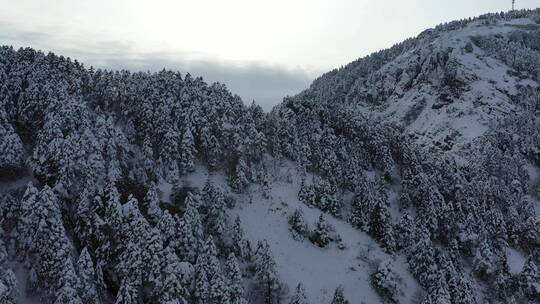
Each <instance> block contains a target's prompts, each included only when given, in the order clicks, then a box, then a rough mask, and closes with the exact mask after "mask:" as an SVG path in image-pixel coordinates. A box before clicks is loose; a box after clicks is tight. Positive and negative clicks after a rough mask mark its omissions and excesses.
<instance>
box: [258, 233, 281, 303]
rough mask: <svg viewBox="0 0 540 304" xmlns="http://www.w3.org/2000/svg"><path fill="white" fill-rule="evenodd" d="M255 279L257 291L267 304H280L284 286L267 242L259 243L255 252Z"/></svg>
mask: <svg viewBox="0 0 540 304" xmlns="http://www.w3.org/2000/svg"><path fill="white" fill-rule="evenodd" d="M254 262H255V278H256V280H257V289H258V291H259V293H260V295H261V297H262V299H261V300H262V301H263V303H265V304H278V303H280V300H281V293H282V285H281V282H280V281H279V277H278V274H277V272H276V263H275V261H274V258H273V257H272V254H271V253H270V246H269V245H268V243H267V242H259V243H258V244H257V250H256V252H255V260H254Z"/></svg>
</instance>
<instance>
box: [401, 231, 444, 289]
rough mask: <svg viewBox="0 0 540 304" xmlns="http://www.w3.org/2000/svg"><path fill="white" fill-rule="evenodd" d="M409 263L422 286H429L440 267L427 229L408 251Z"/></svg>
mask: <svg viewBox="0 0 540 304" xmlns="http://www.w3.org/2000/svg"><path fill="white" fill-rule="evenodd" d="M421 231H422V230H421ZM408 263H409V268H410V270H411V273H412V274H413V275H414V276H415V277H416V278H418V281H419V282H420V284H421V285H422V286H424V287H427V286H429V284H430V283H431V282H433V280H434V278H435V276H436V274H437V272H438V268H437V265H436V263H435V250H434V247H433V243H432V242H431V240H430V238H429V236H428V235H427V233H426V232H425V231H424V232H423V233H421V234H420V235H419V240H418V241H417V242H416V244H415V245H414V246H413V247H412V248H411V251H410V252H409V253H408Z"/></svg>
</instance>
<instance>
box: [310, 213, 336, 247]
mask: <svg viewBox="0 0 540 304" xmlns="http://www.w3.org/2000/svg"><path fill="white" fill-rule="evenodd" d="M309 240H310V241H311V242H312V243H313V244H315V245H317V246H319V247H326V246H328V244H330V242H331V241H332V238H331V237H330V226H329V225H328V222H326V219H325V218H324V216H323V215H322V214H321V215H319V219H318V220H317V223H316V224H315V229H314V230H313V231H312V232H311V235H310V236H309Z"/></svg>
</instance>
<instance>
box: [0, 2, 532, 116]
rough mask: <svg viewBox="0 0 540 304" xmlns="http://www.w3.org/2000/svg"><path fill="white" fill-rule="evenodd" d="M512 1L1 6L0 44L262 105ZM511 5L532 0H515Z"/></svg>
mask: <svg viewBox="0 0 540 304" xmlns="http://www.w3.org/2000/svg"><path fill="white" fill-rule="evenodd" d="M511 2H512V1H511V0H452V1H448V0H409V1H405V0H214V1H210V0H190V1H184V0H151V1H150V0H54V1H44V0H0V7H1V9H0V44H7V45H13V46H14V47H20V46H30V47H33V48H36V49H41V50H44V51H53V52H55V53H58V54H61V55H65V56H69V57H72V58H77V59H79V60H80V61H82V62H84V63H85V65H86V66H90V65H93V66H95V67H106V68H114V69H120V68H125V69H130V70H148V69H149V70H159V69H162V68H164V67H165V68H168V69H174V70H180V71H181V72H183V73H185V72H188V71H189V72H190V73H192V74H194V75H197V76H199V75H200V76H203V77H204V78H205V79H206V80H207V81H209V82H213V81H220V82H223V83H225V84H227V86H228V87H229V88H230V89H231V90H232V91H233V92H234V93H237V94H239V95H240V96H241V97H242V98H243V99H244V101H245V102H251V100H253V99H255V100H256V102H258V103H260V104H261V105H263V107H264V108H265V109H269V108H270V107H271V106H272V105H275V104H277V103H279V102H280V101H281V99H282V98H283V97H284V96H286V95H293V94H296V93H298V92H299V91H301V90H302V89H304V88H306V87H308V86H309V83H310V82H311V80H312V79H313V78H315V77H316V76H318V75H320V74H321V73H323V72H325V71H328V70H330V69H333V68H335V67H339V66H341V65H344V64H347V63H349V62H351V61H353V60H355V59H357V58H359V57H362V56H365V55H367V54H369V53H371V52H374V51H377V50H379V49H382V48H386V47H390V46H391V45H393V44H395V43H397V42H400V41H402V40H404V39H405V38H408V37H412V36H415V35H417V34H419V33H420V32H421V31H423V30H424V29H426V28H429V27H433V26H435V25H437V24H439V23H441V22H445V21H451V20H455V19H460V18H464V17H469V16H476V15H479V14H482V13H486V12H498V11H506V10H509V9H510V7H511ZM516 6H517V8H534V7H538V6H540V0H517V1H516Z"/></svg>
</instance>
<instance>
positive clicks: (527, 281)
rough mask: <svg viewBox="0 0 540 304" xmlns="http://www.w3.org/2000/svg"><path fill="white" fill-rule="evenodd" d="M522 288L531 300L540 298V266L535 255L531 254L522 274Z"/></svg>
mask: <svg viewBox="0 0 540 304" xmlns="http://www.w3.org/2000/svg"><path fill="white" fill-rule="evenodd" d="M520 283H521V288H522V289H523V291H524V292H525V294H526V295H527V296H528V297H529V299H531V300H535V299H536V300H538V299H539V298H540V268H539V267H538V265H537V264H536V262H535V260H534V258H533V256H529V257H528V258H527V261H526V262H525V265H524V266H523V270H522V271H521V274H520Z"/></svg>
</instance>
